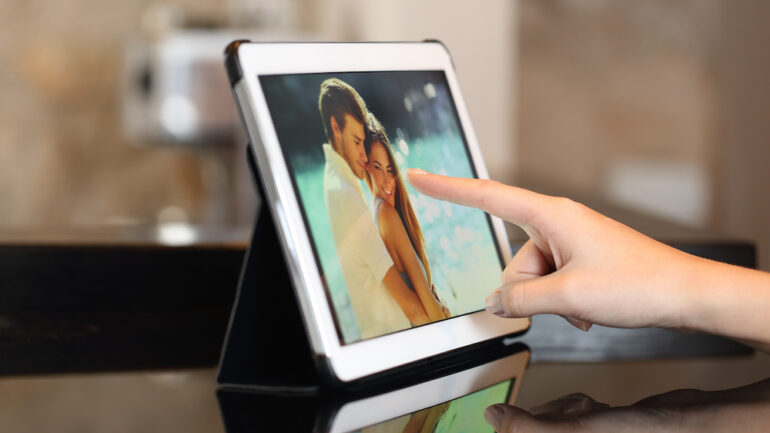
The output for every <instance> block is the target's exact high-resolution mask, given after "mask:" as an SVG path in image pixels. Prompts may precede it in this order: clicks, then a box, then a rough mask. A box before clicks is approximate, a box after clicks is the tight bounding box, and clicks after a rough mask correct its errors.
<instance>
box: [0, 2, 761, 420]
mask: <svg viewBox="0 0 770 433" xmlns="http://www.w3.org/2000/svg"><path fill="white" fill-rule="evenodd" d="M768 17H770V2H766V1H764V0H736V1H718V0H679V1H676V2H671V1H665V0H647V1H621V0H580V1H578V0H518V1H513V0H488V1H484V2H471V1H467V0H466V1H461V0H452V1H446V0H441V1H439V0H425V1H420V2H413V1H407V0H393V1H388V2H382V1H373V0H366V1H354V0H227V1H210V0H169V1H148V0H137V1H132V2H121V1H114V0H104V1H101V2H93V1H86V0H59V1H56V2H53V1H41V0H25V1H22V0H4V1H2V2H0V28H1V29H2V30H0V31H1V32H2V37H0V65H1V67H0V238H1V237H2V234H5V236H7V237H13V238H20V237H21V238H24V237H25V236H30V237H34V236H38V235H39V233H49V234H51V236H59V235H61V234H67V236H77V234H78V233H86V234H87V233H90V232H94V231H107V232H115V233H121V232H124V231H131V230H139V229H142V230H143V229H145V228H152V229H153V230H154V228H157V227H163V226H164V225H168V224H175V225H176V226H181V227H183V228H186V229H187V230H186V231H182V232H175V233H176V236H172V237H170V238H168V239H165V241H168V242H171V243H174V242H182V243H184V242H189V241H194V239H195V236H196V233H198V231H206V230H214V231H219V232H221V233H224V235H223V236H229V237H231V238H233V239H236V240H241V241H243V242H246V241H247V240H248V233H249V230H250V228H251V223H252V221H253V218H254V211H255V208H256V203H257V201H256V198H255V197H254V194H253V192H252V189H251V185H250V183H249V178H248V173H247V171H246V166H245V161H244V158H243V144H244V137H243V132H242V129H241V125H240V123H239V119H238V118H237V114H236V112H235V109H234V104H233V102H232V98H231V94H230V91H229V88H228V83H227V79H226V76H225V73H224V69H223V67H222V55H221V53H222V49H223V47H224V46H225V45H226V43H227V42H228V41H230V40H232V39H236V38H244V37H246V38H250V39H253V40H352V41H375V40H422V39H425V38H434V39H440V40H442V41H443V42H444V43H445V44H446V45H447V46H448V48H449V50H450V52H451V53H452V55H453V58H454V63H455V66H456V69H457V74H458V78H459V81H460V85H461V88H462V90H463V94H464V97H465V100H466V103H467V105H468V109H469V111H470V115H471V118H472V121H473V124H474V127H475V131H476V135H477V136H478V139H479V142H480V145H481V148H482V152H483V154H484V156H485V160H486V162H487V165H488V167H489V171H490V174H491V176H492V177H493V178H495V179H498V180H501V181H503V182H507V183H512V184H516V185H521V186H524V187H527V188H531V189H534V190H536V191H540V192H544V193H549V194H559V195H566V196H570V197H573V198H575V199H577V200H579V201H583V202H585V203H586V204H588V205H589V206H592V207H595V208H597V209H598V210H600V211H603V212H606V213H608V214H610V215H611V216H614V217H616V218H618V219H621V220H622V221H623V222H626V223H628V224H630V225H632V226H634V227H637V228H639V229H640V230H642V231H645V232H646V233H648V234H651V235H653V236H656V237H671V236H679V235H682V234H687V235H688V236H689V235H693V236H701V235H702V236H705V237H706V238H707V239H741V240H749V241H753V242H755V243H756V245H757V246H758V251H759V265H760V268H762V269H764V270H768V269H770V254H769V251H770V250H769V248H770V189H769V188H768V186H770V170H768V168H767V166H768V163H770V85H769V84H768V80H767V78H768V77H770V55H768V51H767V41H768V40H770V27H769V26H767V25H766V23H767V19H768ZM180 233H181V235H180ZM84 236H86V235H84ZM512 236H513V237H518V236H520V234H518V233H517V232H515V231H512ZM682 236H684V235H682ZM161 240H164V239H161ZM656 368H658V367H656ZM660 368H663V367H660ZM196 374H197V373H196ZM207 374H213V373H207ZM650 374H652V373H650ZM166 379H168V378H165V379H164V378H160V379H152V380H157V383H158V384H160V385H159V386H161V385H163V386H165V385H164V384H166V385H168V384H171V385H168V386H171V387H173V386H174V384H176V383H177V382H175V380H177V379H176V376H173V377H171V378H170V379H168V380H166ZM62 380H65V379H62ZM115 380H117V381H119V380H120V379H115ZM154 383H155V382H154ZM206 383H209V382H206ZM667 383H671V382H667ZM13 384H14V382H13V381H0V389H2V388H3V387H11V386H13ZM36 386H37V385H36ZM62 386H64V385H62ZM206 386H209V385H206ZM211 386H213V385H211ZM672 386H675V384H674V385H672ZM8 389H10V388H8ZM27 389H31V388H27ZM212 389H213V388H212ZM616 391H617V390H615V391H612V392H616ZM30 392H32V391H30ZM524 392H526V390H524V391H523V395H526V394H524ZM608 392H609V391H608ZM0 394H3V393H2V392H0ZM612 395H616V394H612ZM598 397H601V395H600V396H598ZM632 397H633V396H625V397H618V398H617V400H619V401H622V400H623V399H624V398H625V399H627V400H629V399H632ZM211 398H212V399H213V395H212V396H211ZM532 400H533V403H539V401H536V400H537V396H536V395H535V396H533V397H532ZM3 406H4V407H6V408H7V407H8V406H7V405H6V402H4V404H3ZM25 407H26V406H25ZM17 409H18V410H23V409H22V408H21V407H19V408H17ZM30 410H32V408H30ZM41 422H43V421H41ZM191 422H192V421H191ZM65 430H66V429H65ZM111 431H120V430H111Z"/></svg>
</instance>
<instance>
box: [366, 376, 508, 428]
mask: <svg viewBox="0 0 770 433" xmlns="http://www.w3.org/2000/svg"><path fill="white" fill-rule="evenodd" d="M511 389H513V380H506V381H505V382H501V383H498V384H497V385H492V386H490V387H488V388H484V389H482V390H480V391H476V392H474V393H472V394H468V395H466V396H463V397H460V398H457V399H454V400H451V401H448V402H445V403H441V404H438V405H435V406H432V407H429V408H426V409H423V410H420V411H418V412H414V413H412V414H409V415H405V416H402V417H398V418H394V419H391V420H388V421H385V422H382V423H379V424H376V425H373V426H369V427H366V428H363V429H361V430H358V432H361V433H374V432H377V433H404V432H435V433H455V432H458V433H459V432H478V433H481V432H489V433H494V429H493V428H492V426H490V425H489V423H487V422H486V420H485V419H484V411H485V410H486V408H487V407H489V406H491V405H493V404H498V403H506V402H507V401H508V396H509V394H510V392H511Z"/></svg>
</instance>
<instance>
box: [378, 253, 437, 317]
mask: <svg viewBox="0 0 770 433" xmlns="http://www.w3.org/2000/svg"><path fill="white" fill-rule="evenodd" d="M383 283H384V284H385V287H387V289H388V292H389V293H390V295H391V296H393V299H395V300H396V302H397V303H398V305H399V307H401V310H402V311H403V312H404V314H405V315H406V317H407V319H409V322H411V323H412V324H413V325H424V324H426V323H428V322H429V321H430V320H429V319H428V314H427V313H426V312H425V308H423V306H422V303H421V302H420V299H419V298H418V297H417V295H416V294H415V293H414V292H413V291H411V290H409V288H408V287H407V286H406V285H405V284H404V281H403V280H402V279H401V275H399V274H398V270H397V269H396V268H395V267H391V268H390V270H389V271H388V273H387V274H385V278H384V279H383Z"/></svg>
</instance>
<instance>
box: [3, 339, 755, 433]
mask: <svg viewBox="0 0 770 433" xmlns="http://www.w3.org/2000/svg"><path fill="white" fill-rule="evenodd" d="M525 340H526V339H525ZM214 375H215V371H214V370H213V369H210V368H209V369H193V370H169V371H163V372H157V371H152V372H149V371H146V372H119V373H98V374H77V375H47V376H22V377H18V376H16V377H5V378H0V427H2V431H8V432H57V433H68V432H79V433H90V432H94V433H97V432H209V433H216V432H223V431H224V426H223V422H222V419H221V414H220V408H219V404H218V402H217V398H216V384H215V381H214ZM766 377H770V357H768V356H767V355H751V356H742V357H729V358H703V359H678V360H657V361H635V362H613V363H542V362H534V363H532V364H531V365H530V367H529V368H528V369H527V371H526V372H525V373H524V375H523V377H522V388H521V392H520V394H519V398H518V402H517V404H518V405H520V406H522V407H524V408H527V409H529V408H532V407H533V406H536V405H540V404H543V403H545V402H547V401H550V400H553V399H556V398H559V397H561V396H564V395H567V394H571V393H576V392H582V393H585V394H588V395H590V396H591V397H593V398H595V399H596V400H598V401H602V402H606V403H609V404H611V405H613V406H624V405H629V404H632V403H634V402H636V401H638V400H640V399H643V398H645V397H648V396H651V395H654V394H659V393H662V392H667V391H671V390H676V389H683V388H697V389H702V390H720V389H728V388H735V387H739V386H743V385H746V384H750V383H754V382H757V381H759V380H762V379H764V378H766ZM768 391H769V390H767V389H765V393H764V396H765V397H768V396H770V392H768ZM728 397H730V398H731V400H735V399H736V397H735V396H728V395H723V396H721V397H720V398H721V400H720V398H717V401H712V402H710V405H711V407H717V408H718V407H722V406H723V407H728V400H727V398H728ZM755 397H756V396H752V395H745V396H744V398H747V399H748V398H752V399H753V398H755ZM305 409H308V410H309V408H303V406H302V405H298V406H297V411H298V413H297V414H296V416H302V413H303V410H305ZM742 410H747V411H749V413H754V414H755V417H765V419H767V420H768V421H767V422H768V424H767V425H768V426H770V418H768V416H769V415H770V406H768V404H756V405H754V406H751V405H749V406H746V407H743V408H742ZM476 415H478V414H476ZM279 425H280V422H278V420H276V419H275V418H274V417H273V418H270V419H266V420H265V423H264V427H265V429H264V430H258V431H274V430H273V427H277V426H279ZM650 425H652V424H650ZM628 427H629V428H630V427H633V426H632V425H629V426H628ZM284 431H286V430H284ZM597 431H600V430H597ZM615 431H620V430H615ZM628 431H636V430H628ZM638 431H646V430H638ZM701 431H707V430H701ZM724 431H741V430H738V429H736V430H724ZM742 431H767V430H742Z"/></svg>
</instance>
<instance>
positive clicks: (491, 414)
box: [484, 404, 504, 430]
mask: <svg viewBox="0 0 770 433" xmlns="http://www.w3.org/2000/svg"><path fill="white" fill-rule="evenodd" d="M503 413H504V410H503V408H502V405H499V404H493V405H492V406H489V407H488V408H487V410H485V411H484V419H486V420H487V422H488V423H489V424H490V425H491V426H492V427H494V428H495V430H497V427H499V426H500V421H502V420H503Z"/></svg>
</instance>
